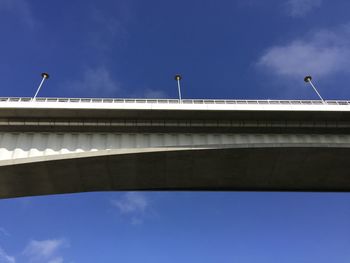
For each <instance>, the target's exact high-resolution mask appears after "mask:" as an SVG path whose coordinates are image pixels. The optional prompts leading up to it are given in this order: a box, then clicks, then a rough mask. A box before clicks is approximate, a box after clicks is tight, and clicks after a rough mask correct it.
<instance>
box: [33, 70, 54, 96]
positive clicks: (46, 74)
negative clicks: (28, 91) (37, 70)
mask: <svg viewBox="0 0 350 263" xmlns="http://www.w3.org/2000/svg"><path fill="white" fill-rule="evenodd" d="M41 76H42V80H41V82H40V85H39V87H38V89H37V90H36V92H35V95H34V97H33V100H35V98H36V96H37V95H38V93H39V91H40V89H41V86H42V85H43V83H44V81H45V79H48V78H49V77H50V75H49V74H48V73H46V72H43V73H41Z"/></svg>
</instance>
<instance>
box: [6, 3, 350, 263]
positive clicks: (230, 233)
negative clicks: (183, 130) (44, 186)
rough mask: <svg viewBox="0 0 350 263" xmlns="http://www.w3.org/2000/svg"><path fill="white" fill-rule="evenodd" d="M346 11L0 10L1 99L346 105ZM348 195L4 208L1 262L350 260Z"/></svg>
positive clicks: (178, 7)
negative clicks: (320, 100)
mask: <svg viewBox="0 0 350 263" xmlns="http://www.w3.org/2000/svg"><path fill="white" fill-rule="evenodd" d="M349 10H350V2H349V1H345V0H338V1H329V0H265V1H261V0H231V1H228V0H220V1H206V0H201V1H199V0H194V1H184V0H178V1H176V2H174V1H164V0H163V1H161V0H149V1H140V0H128V1H127V0H115V1H112V0H104V1H101V0H100V1H92V0H84V1H82V0H75V1H69V2H68V1H67V2H63V1H46V2H43V1H39V0H31V1H29V0H0V34H1V41H0V58H1V60H0V76H1V78H0V85H1V95H0V96H4V97H5V96H24V97H26V96H33V95H34V93H35V90H36V87H37V85H38V84H39V82H40V73H41V72H42V71H47V72H49V73H50V74H51V78H50V79H49V80H48V82H47V83H45V86H44V88H43V90H42V91H41V93H40V94H39V96H54V97H142V98H143V97H158V98H176V97H177V90H176V83H175V81H174V80H173V75H174V74H175V73H181V74H183V82H182V87H183V90H182V92H183V97H184V98H226V99H229V98H230V99H245V98H247V99H317V97H316V95H315V94H314V93H313V91H312V89H310V87H307V86H305V83H304V82H303V77H304V75H307V74H311V75H313V76H314V82H315V84H316V85H317V86H318V88H319V91H320V92H321V94H322V95H323V97H325V98H327V99H349V89H348V83H349V82H350V77H349V71H350V15H349ZM349 222H350V195H349V194H316V193H135V192H129V193H117V192H116V193H89V194H75V195H61V196H45V197H33V198H19V199H10V200H0V263H15V262H17V263H21V262H34V263H43V262H45V263H47V262H49V263H62V262H119V261H120V262H242V263H245V262H249V263H251V262H287V263H288V262H293V263H294V262H299V263H302V262H308V263H309V262H349V260H350V252H349V251H350V250H349V247H350V225H349Z"/></svg>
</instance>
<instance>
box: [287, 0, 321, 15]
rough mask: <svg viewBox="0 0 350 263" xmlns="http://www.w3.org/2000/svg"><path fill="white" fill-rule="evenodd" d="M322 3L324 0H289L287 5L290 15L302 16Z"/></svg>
mask: <svg viewBox="0 0 350 263" xmlns="http://www.w3.org/2000/svg"><path fill="white" fill-rule="evenodd" d="M321 4H322V0H288V1H287V3H286V6H287V10H288V13H289V15H290V16H292V17H301V16H304V15H306V14H307V13H308V12H310V11H312V9H313V8H316V7H319V6H321Z"/></svg>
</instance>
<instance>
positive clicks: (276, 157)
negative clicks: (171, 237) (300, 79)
mask: <svg viewBox="0 0 350 263" xmlns="http://www.w3.org/2000/svg"><path fill="white" fill-rule="evenodd" d="M294 146H295V145H294ZM309 146H310V145H309ZM309 146H308V147H288V146H287V145H280V147H261V146H260V147H259V146H258V145H256V147H249V148H237V147H236V148H232V147H231V148H221V149H203V148H200V149H194V148H193V149H155V150H154V151H145V152H139V153H135V152H134V153H127V152H124V153H116V154H112V153H111V152H109V153H108V154H98V153H96V154H95V155H94V156H85V157H83V158H69V159H63V160H62V159H61V160H58V159H56V160H54V159H52V160H45V161H44V160H42V161H38V162H31V163H21V164H18V163H17V164H15V165H6V166H1V167H0V197H1V198H10V197H20V196H33V195H47V194H62V193H76V192H89V191H114V190H122V191H123V190H238V191H239V190H249V191H350V173H349V171H348V167H349V162H350V148H348V147H345V148H340V147H338V146H337V147H324V146H323V147H317V145H314V146H313V147H309Z"/></svg>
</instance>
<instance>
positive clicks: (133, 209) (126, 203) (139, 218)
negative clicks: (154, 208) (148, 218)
mask: <svg viewBox="0 0 350 263" xmlns="http://www.w3.org/2000/svg"><path fill="white" fill-rule="evenodd" d="M111 203H112V205H113V206H114V207H116V208H117V209H118V211H119V213H120V214H122V215H124V216H127V217H130V222H131V224H133V225H140V224H142V223H143V220H144V217H145V215H146V212H147V211H148V210H149V208H150V207H149V206H150V205H149V200H148V199H147V198H146V196H145V195H143V194H142V193H139V192H128V193H125V194H124V195H123V196H122V197H121V198H119V199H116V200H112V201H111Z"/></svg>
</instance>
